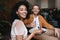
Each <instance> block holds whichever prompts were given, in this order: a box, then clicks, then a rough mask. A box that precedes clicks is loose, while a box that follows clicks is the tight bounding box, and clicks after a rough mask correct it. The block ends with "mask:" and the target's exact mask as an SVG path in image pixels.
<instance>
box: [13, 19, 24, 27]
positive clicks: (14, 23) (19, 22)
mask: <svg viewBox="0 0 60 40" xmlns="http://www.w3.org/2000/svg"><path fill="white" fill-rule="evenodd" d="M23 24H24V23H23V21H21V20H18V19H15V20H14V22H13V25H16V26H18V25H20V26H21V25H23Z"/></svg>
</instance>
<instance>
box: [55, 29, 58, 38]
mask: <svg viewBox="0 0 60 40" xmlns="http://www.w3.org/2000/svg"><path fill="white" fill-rule="evenodd" d="M55 36H57V37H58V38H59V32H58V29H57V28H55Z"/></svg>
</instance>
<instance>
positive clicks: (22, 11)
mask: <svg viewBox="0 0 60 40" xmlns="http://www.w3.org/2000/svg"><path fill="white" fill-rule="evenodd" d="M16 14H17V15H18V16H19V17H21V18H26V15H27V8H26V6H25V5H20V6H19V8H18V10H17V11H16Z"/></svg>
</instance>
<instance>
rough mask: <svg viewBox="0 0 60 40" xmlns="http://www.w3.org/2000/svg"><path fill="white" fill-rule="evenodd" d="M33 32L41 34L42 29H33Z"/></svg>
mask: <svg viewBox="0 0 60 40" xmlns="http://www.w3.org/2000/svg"><path fill="white" fill-rule="evenodd" d="M32 33H34V34H41V33H42V30H35V31H34V32H32Z"/></svg>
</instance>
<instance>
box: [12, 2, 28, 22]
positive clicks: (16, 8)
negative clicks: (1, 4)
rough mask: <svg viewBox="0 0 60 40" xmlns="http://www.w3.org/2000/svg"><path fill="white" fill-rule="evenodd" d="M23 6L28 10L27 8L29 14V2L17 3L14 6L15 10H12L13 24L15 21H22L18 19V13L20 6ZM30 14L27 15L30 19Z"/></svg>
mask: <svg viewBox="0 0 60 40" xmlns="http://www.w3.org/2000/svg"><path fill="white" fill-rule="evenodd" d="M21 5H25V6H26V8H27V12H28V13H29V3H28V2H27V1H19V2H17V3H16V4H15V5H14V6H13V8H12V14H11V23H12V22H13V21H14V19H20V18H19V17H18V15H17V14H16V11H17V10H18V8H19V6H21ZM28 13H27V17H28V15H29V14H28ZM27 17H26V18H27Z"/></svg>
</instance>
